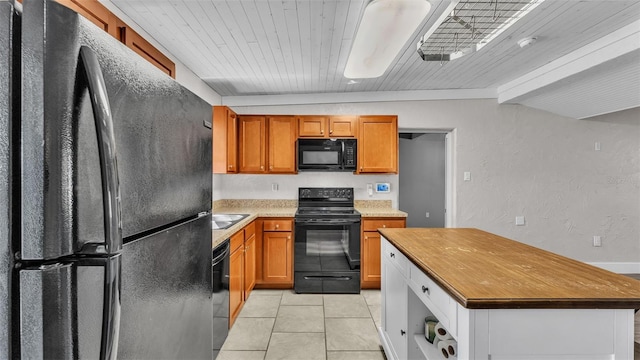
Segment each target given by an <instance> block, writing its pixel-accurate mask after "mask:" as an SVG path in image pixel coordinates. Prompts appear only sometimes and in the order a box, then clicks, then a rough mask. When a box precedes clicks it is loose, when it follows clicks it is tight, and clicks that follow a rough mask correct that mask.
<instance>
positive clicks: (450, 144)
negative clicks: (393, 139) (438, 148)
mask: <svg viewBox="0 0 640 360" xmlns="http://www.w3.org/2000/svg"><path fill="white" fill-rule="evenodd" d="M400 133H422V134H445V138H444V139H445V140H444V141H445V144H444V147H445V179H444V183H445V185H444V186H445V197H444V199H445V200H444V202H445V204H444V208H445V213H444V226H445V227H447V228H452V227H456V216H457V208H456V183H455V179H456V155H455V151H456V129H428V128H427V129H417V128H398V136H400ZM400 172H402V169H400ZM398 176H400V174H398ZM398 181H399V179H398ZM399 198H400V194H398V199H399Z"/></svg>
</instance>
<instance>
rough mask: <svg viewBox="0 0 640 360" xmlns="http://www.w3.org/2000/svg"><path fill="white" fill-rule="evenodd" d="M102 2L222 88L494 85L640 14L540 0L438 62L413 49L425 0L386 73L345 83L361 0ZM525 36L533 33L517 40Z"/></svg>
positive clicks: (291, 90)
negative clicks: (466, 49)
mask: <svg viewBox="0 0 640 360" xmlns="http://www.w3.org/2000/svg"><path fill="white" fill-rule="evenodd" d="M486 1H490V0H486ZM504 1H507V0H504ZM111 2H112V3H113V4H115V5H116V6H117V7H119V8H120V9H121V10H122V11H123V12H124V13H125V14H127V15H128V16H129V17H130V18H131V19H132V20H134V21H135V22H136V23H137V24H138V25H139V26H140V27H141V28H142V29H144V30H145V31H146V32H147V33H149V34H151V36H153V37H154V38H155V40H157V41H158V42H159V43H160V44H162V45H163V46H164V47H165V48H166V49H167V50H169V51H170V52H171V53H172V54H173V55H174V56H175V57H177V58H178V59H179V60H180V62H182V63H183V64H185V65H186V66H187V67H188V68H190V69H191V70H192V71H193V72H194V73H195V74H196V75H197V76H199V77H200V78H202V79H203V80H204V81H205V82H206V83H207V84H208V85H209V86H211V88H213V89H214V90H215V91H216V92H217V93H219V94H220V95H222V96H240V95H272V94H305V93H341V92H361V91H402V90H433V89H486V88H496V87H497V86H498V85H500V84H504V83H506V82H509V81H511V80H513V79H515V78H517V77H519V76H522V75H523V74H526V73H528V72H530V71H532V70H534V69H536V68H538V67H540V66H542V65H545V64H547V63H549V62H551V61H552V60H554V59H557V58H559V57H561V56H563V55H566V54H568V53H570V52H572V51H574V50H576V49H578V48H580V47H582V46H584V45H586V44H589V43H591V42H593V41H595V40H597V39H599V38H601V37H603V36H604V35H606V34H609V33H611V32H613V31H615V30H617V29H619V28H622V27H623V26H625V25H628V24H630V23H632V22H633V21H636V20H638V19H640V2H639V1H637V0H610V1H596V0H586V1H580V0H572V1H563V0H547V1H546V2H544V3H542V4H541V5H540V6H538V7H537V8H536V9H534V10H533V11H532V12H531V13H530V14H528V15H527V16H526V17H525V18H524V19H522V20H521V21H519V22H518V23H516V24H515V25H514V26H512V27H511V28H510V29H509V30H507V31H506V32H505V33H503V34H502V35H500V36H499V37H498V38H497V39H496V40H494V41H493V42H491V43H490V44H489V45H487V46H485V47H484V48H483V49H482V50H480V51H478V52H477V53H474V54H471V55H468V56H464V57H463V58H460V59H456V60H453V61H451V62H445V63H442V64H441V63H440V62H424V61H422V59H421V58H420V56H419V55H418V54H417V53H416V44H417V43H418V40H419V39H420V37H421V36H422V35H423V34H424V33H426V32H427V30H428V29H429V28H431V26H433V25H434V23H435V22H436V20H437V18H438V17H439V16H440V14H442V13H443V12H444V11H445V8H446V7H447V6H448V1H440V0H432V1H430V2H431V3H432V10H431V12H430V14H429V16H428V18H427V19H426V20H425V21H424V22H423V24H422V25H421V26H420V29H419V30H418V31H416V32H415V34H414V36H413V37H412V39H411V40H410V41H409V42H408V43H407V44H406V45H405V49H404V50H403V51H402V52H401V53H400V54H398V56H397V57H396V59H395V61H394V62H393V63H392V65H391V67H390V68H389V69H388V70H387V71H386V72H385V74H384V75H383V76H382V77H380V78H376V79H361V80H358V81H357V83H355V84H350V83H349V79H346V78H344V77H343V75H342V73H343V71H344V66H345V63H346V60H347V57H348V53H349V50H350V47H351V42H352V40H353V37H354V34H355V31H356V29H357V26H358V22H359V20H360V17H361V15H362V12H363V9H364V6H365V5H366V3H367V2H368V0H111ZM527 36H536V37H537V38H538V41H537V43H536V44H535V45H533V46H529V47H526V48H522V49H521V48H520V47H519V46H518V45H517V41H518V40H520V39H521V38H524V37H527ZM452 41H453V40H452Z"/></svg>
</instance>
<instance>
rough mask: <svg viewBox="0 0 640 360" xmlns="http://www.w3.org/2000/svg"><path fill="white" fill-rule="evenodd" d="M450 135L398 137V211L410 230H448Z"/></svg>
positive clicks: (409, 133) (407, 135)
mask: <svg viewBox="0 0 640 360" xmlns="http://www.w3.org/2000/svg"><path fill="white" fill-rule="evenodd" d="M447 145H448V144H447V133H444V132H441V133H429V132H400V133H399V169H400V171H399V174H400V175H399V186H398V188H399V192H398V208H399V209H400V210H402V211H404V212H406V213H407V214H408V216H407V227H431V228H433V227H445V226H447V225H448V224H447V223H448V221H447V214H446V204H447V202H448V201H447V200H448V199H447V185H446V184H447V158H448V156H447V147H448V146H447Z"/></svg>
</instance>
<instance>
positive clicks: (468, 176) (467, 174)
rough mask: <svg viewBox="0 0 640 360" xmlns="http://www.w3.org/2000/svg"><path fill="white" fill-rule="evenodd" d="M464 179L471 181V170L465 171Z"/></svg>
mask: <svg viewBox="0 0 640 360" xmlns="http://www.w3.org/2000/svg"><path fill="white" fill-rule="evenodd" d="M464 181H471V172H470V171H465V172H464Z"/></svg>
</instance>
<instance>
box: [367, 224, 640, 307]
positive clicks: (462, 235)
mask: <svg viewBox="0 0 640 360" xmlns="http://www.w3.org/2000/svg"><path fill="white" fill-rule="evenodd" d="M378 232H380V234H382V235H383V236H384V237H385V238H386V239H387V240H388V241H389V242H390V243H392V244H393V245H394V246H395V247H397V248H398V250H400V251H401V252H402V253H403V254H404V255H405V256H406V257H407V258H409V260H411V261H412V262H413V263H414V264H415V265H416V266H417V267H418V268H420V269H421V270H422V271H423V272H424V273H425V274H427V275H428V276H429V277H431V279H433V280H434V281H435V282H436V283H437V284H438V285H440V287H442V288H443V289H444V290H445V291H446V292H447V293H449V295H450V296H451V297H453V298H454V299H455V300H456V301H457V302H458V303H459V304H460V305H462V306H464V307H465V308H468V309H504V308H538V309H541V308H556V309H557V308H584V309H597V308H600V309H639V308H640V281H638V280H634V279H632V278H629V277H626V276H623V275H618V274H615V273H612V272H609V271H607V270H603V269H600V268H597V267H595V266H591V265H588V264H585V263H583V262H580V261H576V260H573V259H570V258H567V257H564V256H561V255H558V254H554V253H552V252H549V251H546V250H542V249H539V248H536V247H533V246H529V245H526V244H523V243H520V242H518V241H514V240H510V239H507V238H504V237H501V236H498V235H494V234H491V233H488V232H485V231H482V230H478V229H454V228H446V229H441V228H437V229H436V228H429V229H426V228H404V229H397V228H388V229H378Z"/></svg>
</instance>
